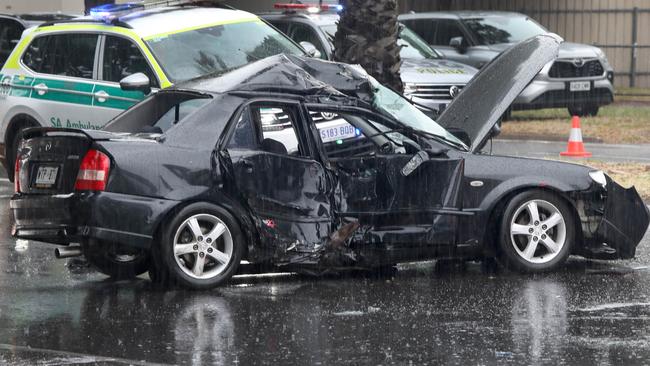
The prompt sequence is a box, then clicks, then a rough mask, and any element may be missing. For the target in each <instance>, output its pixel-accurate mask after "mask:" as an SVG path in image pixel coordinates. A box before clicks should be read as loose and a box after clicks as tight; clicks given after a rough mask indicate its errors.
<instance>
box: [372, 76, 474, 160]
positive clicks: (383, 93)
mask: <svg viewBox="0 0 650 366" xmlns="http://www.w3.org/2000/svg"><path fill="white" fill-rule="evenodd" d="M369 79H370V81H371V83H372V86H373V87H374V88H375V90H374V98H373V101H372V104H373V107H374V108H375V109H377V110H378V111H380V112H381V113H383V114H384V115H387V116H389V117H392V118H393V119H396V120H397V121H399V122H401V123H402V124H403V125H405V126H407V127H409V128H413V129H415V130H418V131H423V132H425V133H427V134H431V135H435V136H437V137H439V138H441V139H444V140H445V141H447V142H450V143H451V144H453V145H456V146H461V147H462V148H464V149H465V150H468V147H467V145H465V144H464V143H463V142H462V141H460V140H459V139H458V138H456V137H455V136H454V135H452V134H451V133H450V132H449V131H447V130H445V129H444V127H442V126H440V125H439V124H438V123H436V122H435V121H434V120H432V119H431V118H429V117H427V116H426V115H425V114H424V113H422V111H420V110H419V109H417V108H416V107H415V106H414V105H413V104H411V103H409V102H408V101H407V100H406V99H404V97H402V96H401V95H399V94H397V93H395V92H393V91H392V90H390V89H388V88H386V87H385V86H382V85H381V84H379V82H377V81H376V80H375V79H373V78H369Z"/></svg>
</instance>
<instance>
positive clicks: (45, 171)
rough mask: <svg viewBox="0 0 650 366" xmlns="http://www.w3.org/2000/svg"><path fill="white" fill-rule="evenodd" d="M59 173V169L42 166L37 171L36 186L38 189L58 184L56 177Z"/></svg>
mask: <svg viewBox="0 0 650 366" xmlns="http://www.w3.org/2000/svg"><path fill="white" fill-rule="evenodd" d="M58 173H59V167H55V166H41V167H38V170H37V171H36V180H35V181H34V184H36V186H37V187H41V188H48V187H51V186H53V185H54V183H56V176H57V174H58Z"/></svg>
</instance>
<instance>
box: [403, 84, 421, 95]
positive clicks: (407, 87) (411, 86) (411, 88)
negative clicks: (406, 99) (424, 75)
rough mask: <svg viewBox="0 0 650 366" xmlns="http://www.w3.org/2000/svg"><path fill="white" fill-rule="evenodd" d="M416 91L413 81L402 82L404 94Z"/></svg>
mask: <svg viewBox="0 0 650 366" xmlns="http://www.w3.org/2000/svg"><path fill="white" fill-rule="evenodd" d="M417 91H418V87H417V85H415V84H413V83H404V95H411V94H415V93H416V92H417Z"/></svg>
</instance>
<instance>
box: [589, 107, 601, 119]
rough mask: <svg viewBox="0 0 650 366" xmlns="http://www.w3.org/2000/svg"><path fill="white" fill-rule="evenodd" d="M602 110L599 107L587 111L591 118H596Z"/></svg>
mask: <svg viewBox="0 0 650 366" xmlns="http://www.w3.org/2000/svg"><path fill="white" fill-rule="evenodd" d="M599 110H600V108H599V107H598V106H597V105H593V106H590V107H589V109H588V110H587V115H588V116H589V117H596V116H597V115H598V111H599Z"/></svg>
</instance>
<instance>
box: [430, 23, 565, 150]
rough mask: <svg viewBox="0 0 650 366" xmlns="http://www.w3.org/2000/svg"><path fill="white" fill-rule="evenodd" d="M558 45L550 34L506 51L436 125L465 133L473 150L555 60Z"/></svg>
mask: <svg viewBox="0 0 650 366" xmlns="http://www.w3.org/2000/svg"><path fill="white" fill-rule="evenodd" d="M561 43H562V38H560V37H559V36H557V35H555V34H550V33H549V34H544V35H539V36H535V37H532V38H529V39H527V40H525V41H522V42H520V43H518V44H516V45H514V46H512V47H511V48H509V49H507V50H506V51H504V52H503V53H501V54H500V55H499V56H497V57H496V58H494V59H493V60H492V61H491V62H490V63H489V64H487V65H485V66H484V67H483V68H482V69H481V71H479V72H478V74H476V76H474V78H473V79H472V80H471V81H470V82H469V84H467V86H465V88H463V90H462V92H461V93H460V94H459V95H458V97H456V99H454V100H453V101H452V102H451V103H450V104H449V105H448V106H447V108H446V109H445V111H444V112H443V113H442V114H441V115H440V117H438V120H437V122H438V123H439V124H440V125H441V126H443V127H444V128H447V129H450V128H455V129H461V130H463V131H465V132H467V134H468V135H469V137H470V139H471V140H472V146H471V147H470V148H471V150H472V151H475V150H476V149H477V148H478V147H480V146H481V145H482V142H483V141H485V139H487V137H488V136H489V133H490V130H491V129H492V127H493V126H494V125H495V124H496V123H497V122H498V121H499V118H501V116H503V114H504V113H505V112H506V111H507V110H508V108H510V105H512V102H513V101H514V100H515V98H517V96H518V95H519V94H520V93H521V92H522V91H523V90H524V88H526V87H527V86H528V84H530V82H531V81H532V80H533V78H534V77H535V76H536V75H537V74H538V73H539V72H540V71H541V70H542V68H543V67H544V65H546V64H547V63H549V62H551V61H553V60H554V59H555V58H557V55H558V51H559V48H560V44H561Z"/></svg>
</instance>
